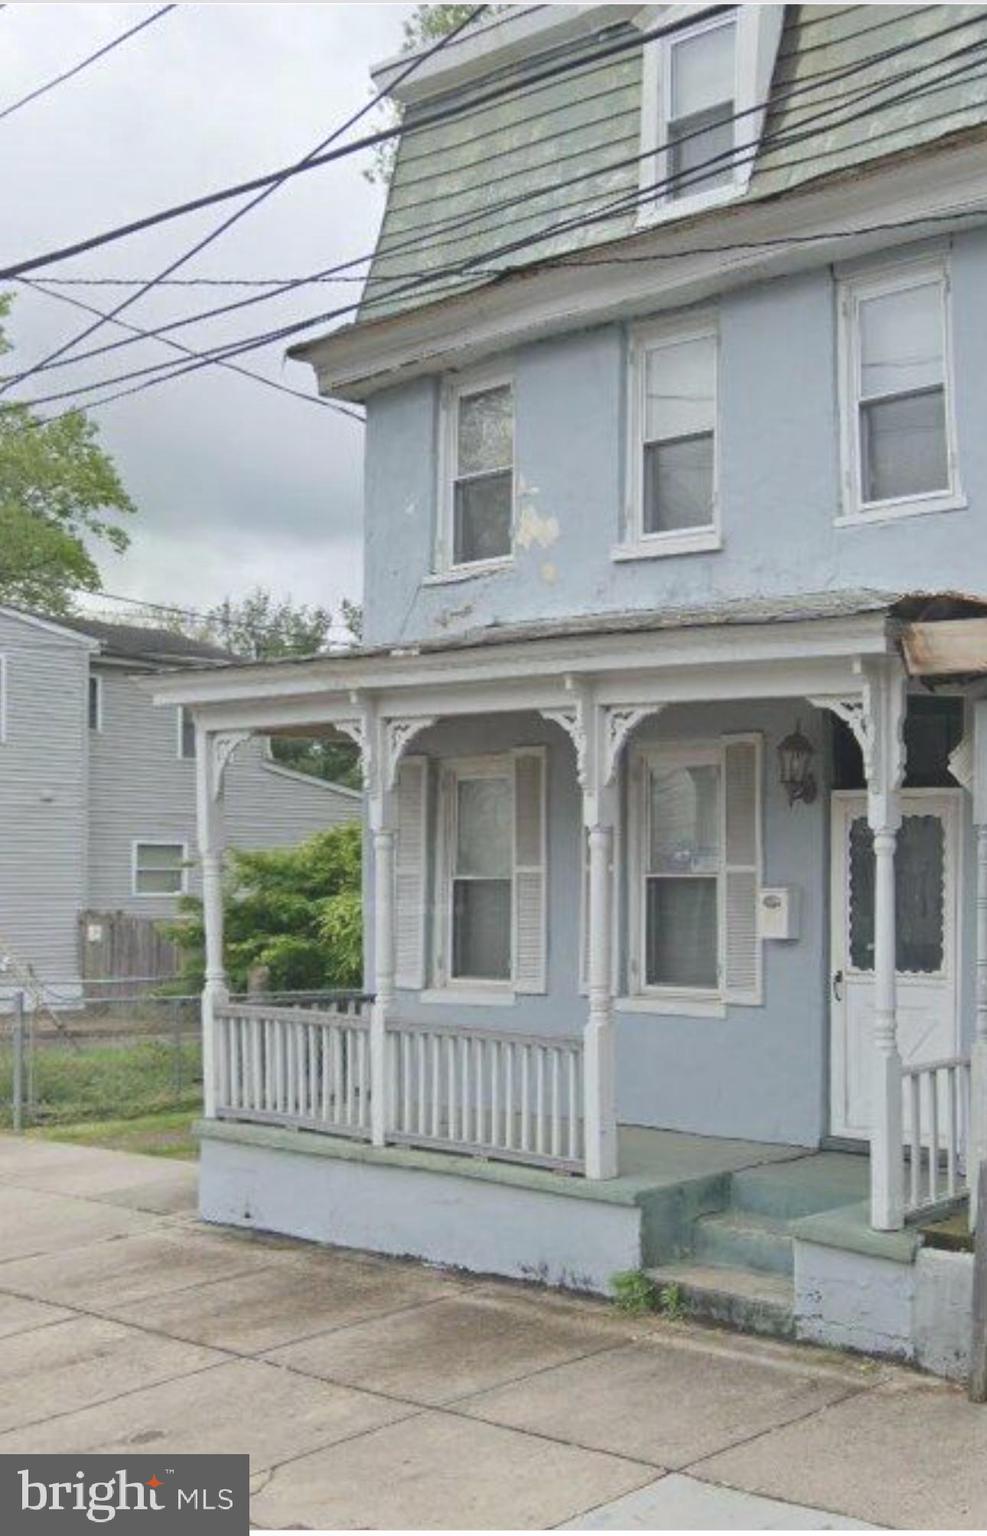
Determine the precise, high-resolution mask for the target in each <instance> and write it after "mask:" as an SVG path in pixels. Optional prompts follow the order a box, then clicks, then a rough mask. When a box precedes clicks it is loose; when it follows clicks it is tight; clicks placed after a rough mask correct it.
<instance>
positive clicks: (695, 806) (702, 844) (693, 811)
mask: <svg viewBox="0 0 987 1536" xmlns="http://www.w3.org/2000/svg"><path fill="white" fill-rule="evenodd" d="M650 779H651V783H650V793H651V847H650V850H649V857H650V862H649V865H648V868H649V871H650V872H651V873H652V874H659V873H662V872H667V873H669V874H691V873H700V874H703V873H706V872H707V871H710V870H713V871H717V872H718V871H719V863H720V770H719V769H718V768H717V767H715V766H714V765H713V764H707V765H704V766H697V767H694V768H669V769H660V768H659V769H655V768H653V769H652V770H651V775H650Z"/></svg>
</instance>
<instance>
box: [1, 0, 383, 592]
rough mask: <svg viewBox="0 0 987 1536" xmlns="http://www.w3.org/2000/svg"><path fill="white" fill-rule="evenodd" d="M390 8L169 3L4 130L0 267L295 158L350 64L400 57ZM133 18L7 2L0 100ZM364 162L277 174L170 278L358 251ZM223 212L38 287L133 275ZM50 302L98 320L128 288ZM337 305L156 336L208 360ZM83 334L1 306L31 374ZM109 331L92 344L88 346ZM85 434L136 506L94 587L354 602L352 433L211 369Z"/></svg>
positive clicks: (134, 243) (376, 207) (46, 384)
mask: <svg viewBox="0 0 987 1536" xmlns="http://www.w3.org/2000/svg"><path fill="white" fill-rule="evenodd" d="M410 9H411V8H410V7H409V6H406V5H373V4H312V5H297V4H283V3H279V4H249V5H248V4H224V5H181V6H179V8H178V9H177V10H176V11H173V12H172V13H171V14H170V15H169V16H167V17H166V18H164V19H163V20H162V21H160V22H157V23H155V25H154V26H152V27H149V28H147V29H146V31H145V32H143V33H141V34H140V35H139V36H138V37H137V38H135V39H133V40H132V41H131V42H128V43H125V44H123V46H122V47H121V48H120V49H119V50H117V51H116V52H115V53H113V54H111V55H110V56H109V57H108V58H106V59H105V60H101V61H100V62H99V63H98V64H96V65H94V66H93V68H92V69H91V70H89V71H87V72H86V73H84V74H82V75H80V76H79V77H78V78H77V79H75V80H73V81H70V82H68V83H67V84H65V85H64V86H60V87H59V88H57V89H56V90H55V91H53V92H52V93H51V94H50V95H49V96H47V97H44V98H42V99H40V100H39V101H38V102H37V103H32V104H31V105H30V106H28V107H25V108H24V109H23V110H22V111H20V112H18V113H16V114H14V115H13V116H12V117H11V118H9V119H8V120H7V121H6V122H5V123H4V177H5V205H6V209H7V213H8V217H7V218H5V219H4V221H3V227H2V229H0V259H3V260H4V261H8V260H16V259H17V258H19V257H23V256H26V255H29V254H33V253H34V252H36V251H40V250H43V249H46V248H48V247H50V246H54V245H58V244H62V243H65V242H66V241H68V240H71V239H75V238H78V237H79V236H82V235H86V234H89V233H93V232H96V231H99V230H102V229H104V228H108V227H110V226H112V225H114V224H116V223H119V222H123V221H125V220H128V219H132V218H134V217H138V216H140V215H141V214H142V213H145V212H150V211H153V210H154V209H156V208H159V207H162V206H164V205H166V204H168V203H170V202H173V201H181V200H184V199H186V198H188V197H192V196H195V195H196V194H197V193H199V192H203V191H208V190H211V189H212V188H214V187H218V186H221V185H224V184H226V183H228V182H233V181H236V180H239V179H241V178H245V177H247V176H250V175H253V174H256V173H257V172H259V171H264V170H269V169H275V168H276V167H278V166H279V165H282V164H287V163H289V162H290V161H292V160H295V159H298V158H300V157H301V156H302V155H303V154H305V153H306V152H307V151H308V150H309V149H311V148H312V147H313V146H314V145H315V144H316V143H317V142H318V141H319V140H321V139H323V138H325V137H327V136H328V134H329V133H330V132H331V131H332V129H333V128H334V127H335V126H336V125H338V124H339V123H341V122H342V121H343V120H344V119H345V118H346V117H347V116H349V114H350V113H351V112H353V111H355V110H356V109H357V108H359V107H360V106H362V105H363V104H364V103H365V102H366V101H367V100H368V98H369V95H370V90H371V86H370V80H369V69H370V66H371V64H373V63H375V62H376V61H377V60H378V59H380V58H383V57H387V56H388V55H389V54H392V53H394V52H396V51H397V50H398V48H399V47H400V43H401V29H402V22H403V20H404V19H405V17H406V16H407V14H408V13H409V11H410ZM146 13H147V7H145V6H135V5H122V4H99V5H88V4H76V5H73V6H65V5H54V4H41V5H33V6H12V7H9V8H8V10H7V11H6V12H5V13H4V16H3V19H2V23H0V24H2V27H3V44H4V48H5V62H4V76H5V83H4V99H5V100H12V99H14V98H15V97H16V96H19V95H20V94H22V93H23V92H24V91H27V90H29V89H31V88H32V87H33V86H34V85H36V84H38V83H39V82H40V81H42V80H44V79H46V78H48V77H49V76H50V75H51V74H54V73H57V72H58V71H59V70H61V69H63V68H65V67H66V66H67V65H69V64H71V63H73V62H74V61H75V60H76V59H78V58H81V57H82V56H83V55H84V54H86V53H87V52H89V51H91V50H92V49H94V48H96V47H98V46H100V45H101V44H102V43H103V42H105V41H106V40H107V39H108V38H110V37H112V36H114V35H115V34H116V33H118V32H120V31H122V30H123V29H124V28H125V27H126V26H128V25H130V24H132V22H133V21H135V20H137V19H139V18H140V17H141V16H142V15H145V14H146ZM368 126H369V124H367V123H364V124H361V127H360V129H359V130H356V131H357V132H362V131H364V129H365V128H366V127H368ZM367 163H368V162H367V159H366V157H356V156H354V157H353V158H352V159H348V160H344V161H342V162H340V163H339V164H337V165H335V166H327V167H325V168H322V169H319V170H316V171H313V172H310V173H308V174H307V175H303V176H299V177H297V178H296V179H295V180H294V181H293V182H292V183H290V184H288V185H286V186H284V187H282V188H280V189H279V190H278V191H277V192H275V193H274V194H273V195H272V196H271V197H270V198H269V199H268V200H267V201H266V202H265V203H264V204H263V205H262V206H261V207H259V208H258V209H256V210H255V211H254V212H252V213H250V214H248V215H247V217H246V218H245V219H243V221H242V222H241V223H240V224H238V225H236V226H234V228H233V229H231V230H230V231H229V233H228V234H225V235H223V236H222V237H221V238H220V239H219V240H218V241H216V242H215V243H214V244H213V245H212V246H211V247H210V248H209V249H208V250H207V251H205V252H203V254H202V255H201V256H199V257H196V258H194V260H193V261H192V262H191V263H190V264H189V265H188V267H186V268H184V269H183V271H182V273H181V275H182V276H197V277H198V276H207V277H258V276H261V277H267V276H274V277H282V276H293V275H298V274H302V273H307V272H311V271H314V270H317V269H319V268H322V267H328V266H330V265H332V264H334V263H335V262H338V261H343V260H347V259H349V258H351V257H353V256H356V255H360V254H364V253H366V252H367V251H369V250H370V249H371V248H372V245H373V241H374V238H375V235H376V230H377V225H378V222H379V219H380V215H381V211H382V194H381V191H380V189H379V188H374V187H370V186H368V185H367V183H366V181H365V180H364V179H363V177H362V175H361V171H362V169H363V168H364V166H365V165H366V164H367ZM231 206H232V205H225V207H224V209H223V210H217V209H212V210H209V211H208V212H204V213H202V214H197V215H195V216H194V218H188V219H183V220H181V221H178V222H176V223H175V224H172V225H166V226H164V227H163V228H161V229H159V230H156V231H152V232H148V233H147V234H144V235H141V236H140V237H135V238H133V239H130V240H126V241H121V242H119V243H117V244H115V245H113V246H109V247H106V248H104V249H103V250H101V251H95V252H92V253H91V254H89V255H88V256H86V257H80V258H76V259H75V260H74V261H72V262H70V263H65V264H63V265H62V266H60V267H58V268H57V269H54V268H53V269H51V272H57V275H60V276H69V275H85V276H144V275H150V274H153V273H154V272H156V271H158V270H160V268H161V267H163V266H164V265H165V264H166V263H167V262H168V261H169V260H171V259H173V258H174V257H175V256H177V255H178V254H179V253H180V252H181V251H183V250H184V249H186V248H187V247H188V245H190V244H191V243H192V242H193V241H194V240H195V239H196V238H198V237H200V236H201V235H202V234H204V233H206V232H207V231H208V230H210V229H211V228H212V227H213V225H214V224H215V223H217V222H218V221H219V219H220V218H221V217H222V216H223V213H224V211H228V210H229V208H230V207H231ZM14 209H16V211H17V216H16V217H11V216H10V213H11V210H14ZM51 272H49V274H48V275H51ZM39 275H40V274H39ZM65 291H67V292H70V293H72V294H74V295H75V296H77V297H80V298H83V299H85V300H86V301H90V302H93V303H95V304H97V305H102V306H103V307H104V308H109V307H110V305H111V303H112V302H114V301H115V300H116V299H117V298H118V297H119V296H120V295H121V294H122V293H123V292H124V290H122V289H118V288H101V289H81V290H80V289H69V290H65ZM357 293H358V289H357V288H356V286H355V285H353V284H348V283H347V284H342V283H335V284H332V285H317V286H310V287H306V288H302V289H299V290H297V291H296V292H295V293H293V294H292V295H290V296H285V297H284V298H282V299H279V300H277V301H274V302H271V303H265V304H262V305H256V306H254V307H252V308H249V309H245V310H243V311H242V312H241V313H240V314H238V315H237V314H234V315H228V316H224V317H222V318H221V319H217V320H213V321H210V322H203V323H200V324H198V325H196V326H194V327H189V328H188V329H185V330H182V331H179V332H177V333H176V334H177V336H178V339H180V340H182V341H184V342H185V343H186V344H187V345H190V346H193V347H197V348H201V347H205V346H211V345H215V344H217V343H220V342H226V341H233V340H236V339H239V338H241V337H245V336H248V335H251V334H256V333H258V332H260V331H262V330H265V329H267V328H269V327H273V326H277V325H281V324H285V323H292V322H294V321H295V320H298V319H301V318H303V317H308V316H315V315H318V314H319V313H321V312H323V311H326V310H330V309H333V308H335V307H336V306H338V305H342V304H347V303H350V302H352V301H353V300H354V299H355V298H356V296H357ZM243 296H244V293H243V292H242V291H240V290H235V289H233V290H230V289H211V288H193V289H168V290H163V291H158V292H155V293H154V294H150V295H148V297H147V298H146V299H144V300H142V301H141V302H140V303H139V304H136V305H134V306H133V308H132V309H131V310H130V311H129V312H128V314H127V317H126V318H128V319H129V320H132V321H133V322H134V323H136V324H138V325H142V326H148V325H153V324H155V323H162V322H164V321H165V320H169V319H172V318H177V317H179V316H181V315H187V314H189V313H192V312H194V311H197V310H199V309H205V308H207V307H212V306H213V305H214V304H219V303H224V302H229V301H230V300H232V299H235V298H239V297H243ZM86 323H87V317H86V316H84V315H82V314H80V313H78V312H75V311H73V310H72V309H70V308H69V307H68V306H67V305H64V304H62V303H59V302H57V301H56V300H54V299H51V298H49V297H44V296H40V295H36V294H33V293H30V292H29V291H28V290H25V289H23V288H20V289H18V290H17V302H16V304H15V307H14V312H13V315H12V317H11V322H10V331H11V335H12V339H13V340H14V342H15V344H16V348H17V350H16V353H15V359H16V361H17V363H19V364H21V365H23V364H26V363H30V362H32V361H36V360H37V359H38V358H40V357H42V356H43V355H44V354H45V352H46V351H49V350H51V349H52V348H53V347H54V346H56V345H58V344H60V343H61V342H62V341H64V340H66V339H68V338H69V337H70V336H72V335H74V334H75V333H76V331H77V330H79V329H81V328H82V326H83V325H84V324H86ZM334 323H335V322H334ZM122 334H123V333H122V332H120V331H118V330H117V329H116V328H115V327H113V326H105V327H103V329H102V330H101V331H100V333H99V334H98V336H96V337H94V338H93V340H92V342H90V343H87V344H86V345H93V346H94V345H99V344H101V343H103V342H105V341H109V340H116V339H118V338H119V337H120V336H121V335H122ZM167 355H168V354H167V353H166V351H165V349H164V348H163V347H162V346H161V345H160V344H159V343H155V342H138V343H136V344H135V345H133V346H128V347H126V348H123V349H121V350H119V351H117V352H114V353H110V354H108V355H107V356H105V357H101V358H94V359H92V360H90V361H87V362H82V363H77V364H73V365H72V366H71V367H68V368H64V369H57V370H54V369H53V370H50V371H48V372H46V373H45V374H43V375H38V376H36V377H35V378H33V379H32V380H31V381H30V383H29V385H28V384H27V383H25V385H24V386H22V388H21V389H20V390H19V391H18V393H19V394H23V395H28V394H30V395H32V396H35V395H40V394H43V393H45V394H46V393H48V392H50V391H52V390H55V389H58V390H61V389H67V388H70V387H75V386H77V385H79V384H82V383H88V382H91V381H95V380H98V379H105V378H110V377H111V376H113V375H116V374H118V373H123V372H125V371H128V370H130V369H136V368H140V367H144V366H146V365H148V364H150V363H155V362H159V361H161V360H162V358H164V357H166V356H167ZM242 361H243V362H244V364H245V365H246V366H248V367H251V368H254V369H256V370H257V371H258V372H261V373H265V374H266V375H267V376H268V377H270V378H274V379H278V380H281V381H283V382H288V383H290V384H291V385H292V387H294V388H299V389H302V390H305V391H311V392H314V381H313V379H312V376H311V373H310V371H309V370H308V369H307V368H305V367H303V366H302V365H299V364H291V363H286V362H285V360H284V357H283V347H282V346H281V344H277V345H274V346H267V347H265V348H263V349H260V350H258V351H255V352H253V353H251V354H249V355H248V356H247V357H245V358H243V359H242ZM94 416H95V419H96V420H98V422H99V424H100V430H101V433H102V437H103V440H104V442H105V444H106V446H107V447H108V448H109V449H110V451H111V452H112V453H113V454H114V456H115V457H116V459H117V462H118V464H119V466H120V469H121V471H122V474H123V477H124V480H125V483H126V485H127V488H128V490H129V491H130V492H131V495H132V496H133V498H134V500H135V501H136V502H137V503H138V506H139V508H140V513H139V517H138V518H136V519H135V520H134V523H133V527H132V535H133V545H132V548H131V550H130V551H129V552H128V553H127V554H126V555H125V556H123V557H119V558H115V557H112V556H107V557H105V558H104V559H103V562H102V563H103V567H104V575H105V580H106V585H107V588H108V590H110V591H115V592H116V591H119V592H124V593H127V594H132V595H134V596H136V597H140V598H142V599H150V600H153V601H160V602H169V601H170V602H175V601H178V602H181V603H183V604H191V605H193V606H202V605H206V604H209V603H212V602H216V601H218V600H219V599H220V598H222V597H224V596H226V595H227V594H228V593H232V594H235V593H236V592H238V591H241V590H243V589H245V588H246V587H248V586H250V585H253V584H255V583H256V582H258V581H260V582H263V583H264V584H265V585H268V586H271V587H273V588H274V589H275V591H277V592H278V593H279V594H285V593H288V592H291V593H293V594H294V595H295V596H296V597H298V598H299V599H305V600H307V601H323V602H327V601H331V602H333V603H334V604H338V601H339V598H340V597H341V596H343V595H348V596H359V591H360V585H361V578H360V548H361V540H362V526H361V505H362V456H363V428H362V427H361V426H359V425H358V424H357V423H355V422H353V421H349V420H347V419H345V418H344V417H342V416H339V415H338V414H336V413H334V412H332V411H329V410H327V409H325V408H321V407H319V406H317V405H313V404H309V403H306V402H304V401H296V400H292V399H289V398H287V397H285V396H282V395H279V394H277V393H276V392H274V391H273V390H268V389H265V388H263V387H262V386H261V385H259V384H255V383H253V382H251V381H248V380H245V379H242V378H239V377H235V376H233V375H231V374H229V373H226V372H225V371H223V370H220V369H217V368H209V369H203V370H201V371H200V372H198V373H194V374H191V375H190V376H188V377H187V378H184V379H178V380H175V381H174V382H172V383H168V384H163V385H161V386H160V387H159V388H156V389H150V390H146V391H144V392H143V393H141V394H138V395H135V396H133V397H131V398H130V399H127V400H122V401H119V402H117V403H115V404H112V405H108V406H106V407H105V408H103V409H102V410H100V411H98V412H96V413H94Z"/></svg>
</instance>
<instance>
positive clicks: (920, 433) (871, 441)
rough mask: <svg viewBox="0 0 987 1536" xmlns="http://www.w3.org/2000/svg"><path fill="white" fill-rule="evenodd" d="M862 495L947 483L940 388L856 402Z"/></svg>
mask: <svg viewBox="0 0 987 1536" xmlns="http://www.w3.org/2000/svg"><path fill="white" fill-rule="evenodd" d="M860 455H861V465H860V470H861V479H862V484H861V495H862V497H863V499H864V501H888V500H890V499H891V498H892V497H895V496H922V495H925V494H926V493H927V492H929V491H945V490H948V489H949V455H948V453H947V450H946V405H945V399H944V396H943V391H942V390H941V389H930V390H926V391H925V393H924V394H921V395H902V396H901V397H900V398H899V399H897V400H879V401H878V400H873V401H871V403H870V404H869V405H863V406H861V408H860Z"/></svg>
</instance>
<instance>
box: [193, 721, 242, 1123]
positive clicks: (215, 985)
mask: <svg viewBox="0 0 987 1536" xmlns="http://www.w3.org/2000/svg"><path fill="white" fill-rule="evenodd" d="M248 734H249V732H242V731H235V732H234V731H207V730H204V729H203V728H202V727H201V726H199V725H197V726H196V732H195V792H196V825H197V835H198V843H199V855H200V858H201V862H202V918H203V926H204V928H205V942H206V955H205V961H206V964H205V973H206V974H205V985H204V987H203V990H202V1090H203V1108H204V1113H205V1117H206V1119H207V1120H210V1119H213V1118H214V1117H215V1114H216V1021H215V1008H216V1005H217V1004H218V1003H225V1002H227V1001H228V1000H229V989H228V987H227V984H226V969H225V967H224V964H223V854H224V851H225V846H226V830H225V817H224V814H223V780H224V775H225V770H226V765H227V763H228V762H229V759H230V757H231V756H232V754H233V752H234V751H235V750H236V748H237V747H238V746H239V744H240V742H241V741H244V740H245V739H246V736H247V735H248Z"/></svg>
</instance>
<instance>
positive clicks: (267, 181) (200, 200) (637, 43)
mask: <svg viewBox="0 0 987 1536" xmlns="http://www.w3.org/2000/svg"><path fill="white" fill-rule="evenodd" d="M733 9H734V7H733V6H730V5H718V6H714V7H713V8H712V10H710V11H709V12H707V13H706V14H707V15H708V16H716V15H720V14H721V13H722V12H724V11H732V10H733ZM693 24H694V18H692V17H681V18H679V19H678V20H677V21H674V22H669V23H668V24H667V25H665V26H663V27H656V28H654V29H653V30H652V31H650V32H641V33H638V34H637V36H635V37H633V38H630V39H621V40H620V41H619V42H616V43H610V44H608V45H607V46H606V47H605V48H600V49H598V50H597V52H596V53H595V54H593V55H590V56H583V57H580V58H577V59H574V60H568V61H563V62H562V63H560V64H556V65H554V66H553V67H552V69H551V70H549V71H547V72H544V71H543V72H541V73H538V74H534V75H532V76H529V77H528V79H527V80H525V81H522V82H518V81H516V80H515V81H513V82H512V83H509V84H507V85H504V86H500V87H498V88H497V89H496V90H493V91H490V92H487V94H486V95H484V96H480V97H473V98H471V99H469V100H467V101H464V102H452V103H450V105H449V106H447V107H445V108H443V109H441V110H440V111H437V112H433V113H431V114H424V113H423V114H422V115H421V116H419V117H417V118H413V119H412V120H411V121H410V122H404V123H400V124H398V125H396V126H395V127H393V128H382V129H380V130H379V131H378V132H376V133H371V134H366V135H365V136H364V137H363V138H362V139H351V140H350V142H349V143H348V144H342V145H339V146H337V147H336V148H334V149H330V150H326V151H325V153H323V154H319V155H314V156H313V157H312V158H311V159H307V160H305V161H304V162H300V163H299V164H297V165H289V166H285V167H282V168H281V169H280V170H277V171H268V172H266V173H265V174H264V175H262V176H254V177H252V178H251V179H250V180H248V181H241V182H237V183H236V184H234V185H232V186H227V187H222V188H220V190H219V191H217V192H208V193H205V194H203V195H202V196H201V197H196V198H191V199H190V200H189V201H188V202H185V203H174V204H172V205H171V206H170V207H168V208H163V209H161V210H159V212H158V213H153V214H148V215H147V216H145V217H144V218H142V219H135V220H133V221H132V222H131V223H129V224H121V225H118V226H117V227H116V228H115V229H111V230H106V231H105V232H104V233H103V234H100V235H91V236H89V237H88V238H87V239H85V240H77V241H75V242H74V243H73V244H72V245H66V246H62V247H60V248H59V249H57V250H53V251H46V252H44V253H43V254H42V255H40V256H31V257H28V258H26V259H25V260H23V261H18V262H13V263H11V264H10V265H9V266H6V267H0V281H3V280H5V279H7V278H11V277H20V276H21V275H22V274H23V273H25V272H33V271H36V270H37V269H38V268H39V267H45V266H50V265H51V264H52V263H53V262H55V261H64V260H66V259H67V258H68V257H70V256H80V255H82V254H83V252H85V251H91V250H95V249H96V248H97V247H99V246H103V245H108V244H110V243H112V242H113V241H116V240H122V239H124V238H125V237H126V236H128V235H133V234H138V233H139V232H140V231H142V230H145V229H152V228H154V227H155V226H157V225H159V224H164V223H167V222H169V221H171V220H172V219H177V218H182V217H184V215H185V214H188V213H196V212H198V211H199V210H200V209H202V208H209V207H211V206H212V205H213V204H215V203H221V202H227V201H229V200H230V199H231V198H234V197H240V196H241V195H243V194H245V193H248V192H256V191H259V189H260V188H261V187H266V186H269V185H271V184H272V183H278V184H280V183H281V182H283V181H285V180H287V179H288V178H289V177H292V176H297V175H299V174H301V173H302V172H305V171H312V170H316V169H317V168H318V167H320V166H323V165H329V164H331V163H333V162H335V161H336V160H342V159H346V158H347V157H348V156H350V155H354V154H358V153H360V152H361V151H363V150H365V149H374V148H376V146H377V145H378V144H386V143H388V142H389V141H390V140H391V139H394V138H398V137H399V136H401V135H402V134H404V135H408V134H414V133H421V132H423V131H425V130H426V129H428V128H432V127H434V126H435V125H436V124H438V123H443V122H447V121H449V120H450V119H452V118H462V117H466V116H468V115H470V114H471V113H474V112H479V111H480V110H482V108H484V107H486V106H489V105H491V103H493V102H495V101H500V100H502V99H503V98H504V97H505V96H508V95H512V94H518V93H523V92H525V91H530V90H534V89H536V88H537V87H538V86H539V85H540V84H541V83H542V82H545V81H548V82H549V83H550V82H551V81H553V80H554V79H555V78H557V77H558V76H559V75H562V74H570V73H571V72H572V71H573V70H574V69H580V68H585V67H586V65H587V63H588V62H593V61H595V60H597V59H600V58H608V57H610V56H611V55H613V54H615V53H624V52H626V51H627V50H628V49H631V48H633V49H639V48H641V47H643V46H644V44H645V43H648V42H653V41H655V40H656V39H658V38H660V37H669V36H671V35H672V34H673V33H675V32H680V31H682V30H683V29H684V28H685V27H689V26H692V25H693ZM440 41H442V40H441V39H440ZM445 41H448V38H447V39H445ZM394 83H396V82H393V83H392V85H391V86H390V87H389V89H393V84H394ZM546 88H547V87H546Z"/></svg>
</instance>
